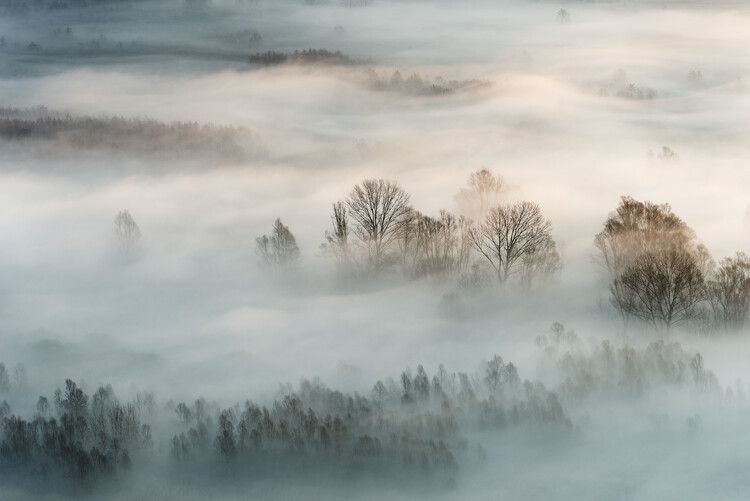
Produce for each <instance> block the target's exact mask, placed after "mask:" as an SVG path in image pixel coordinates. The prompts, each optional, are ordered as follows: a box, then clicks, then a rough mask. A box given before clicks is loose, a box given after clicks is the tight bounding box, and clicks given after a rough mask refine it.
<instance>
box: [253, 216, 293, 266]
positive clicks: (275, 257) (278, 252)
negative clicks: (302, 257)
mask: <svg viewBox="0 0 750 501" xmlns="http://www.w3.org/2000/svg"><path fill="white" fill-rule="evenodd" d="M255 253H256V254H257V255H258V257H260V265H261V266H263V267H265V268H270V269H272V270H274V271H275V270H280V269H283V268H287V267H289V266H290V265H291V264H292V263H294V262H295V261H296V260H297V259H298V258H299V247H297V241H296V240H295V238H294V235H292V232H291V231H289V228H288V227H287V226H284V223H282V222H281V219H279V218H277V219H276V221H274V223H273V227H272V231H271V235H270V236H268V235H262V236H260V237H258V238H256V239H255Z"/></svg>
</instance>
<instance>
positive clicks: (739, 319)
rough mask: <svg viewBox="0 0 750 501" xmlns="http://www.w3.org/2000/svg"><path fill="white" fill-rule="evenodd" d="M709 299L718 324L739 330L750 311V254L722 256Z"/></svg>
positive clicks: (709, 284) (709, 287)
mask: <svg viewBox="0 0 750 501" xmlns="http://www.w3.org/2000/svg"><path fill="white" fill-rule="evenodd" d="M708 299H709V302H710V304H711V309H712V310H713V314H714V320H715V322H716V324H717V327H722V328H728V329H734V330H739V329H741V328H742V327H743V326H744V325H745V323H746V322H747V317H748V313H750V255H748V254H746V253H744V252H738V253H737V254H736V255H735V256H734V257H727V258H724V259H722V260H721V262H720V263H719V267H718V269H717V270H716V272H715V273H714V275H713V277H712V279H711V280H710V281H709V282H708Z"/></svg>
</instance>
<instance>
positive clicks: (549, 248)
mask: <svg viewBox="0 0 750 501" xmlns="http://www.w3.org/2000/svg"><path fill="white" fill-rule="evenodd" d="M561 269H562V259H560V253H559V252H558V251H557V245H556V244H555V242H554V241H553V240H552V239H551V238H549V239H546V240H545V241H544V242H542V244H541V245H539V247H538V248H537V249H536V251H535V252H530V253H528V254H525V255H524V256H523V257H522V258H521V266H520V268H519V277H520V279H521V284H522V285H523V286H525V287H527V288H531V287H532V286H534V285H537V284H541V283H544V282H546V281H549V280H552V279H554V278H555V277H556V276H557V275H558V273H559V272H560V270H561Z"/></svg>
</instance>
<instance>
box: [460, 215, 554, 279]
mask: <svg viewBox="0 0 750 501" xmlns="http://www.w3.org/2000/svg"><path fill="white" fill-rule="evenodd" d="M551 230H552V223H550V221H549V220H548V219H545V218H544V217H543V216H542V212H541V210H540V209H539V206H538V205H537V204H534V203H531V202H520V203H516V204H513V205H499V206H497V207H494V208H493V209H491V210H490V212H489V214H488V215H487V217H486V218H485V219H484V221H483V222H482V223H481V224H480V225H479V226H477V227H474V228H472V230H471V233H470V236H471V240H472V243H473V245H474V248H475V249H476V250H477V251H479V253H480V254H481V255H482V256H484V257H485V259H487V261H488V262H489V263H490V264H491V265H492V267H493V268H494V270H495V272H496V273H497V278H498V280H499V281H500V282H501V283H503V282H506V281H507V280H508V278H509V277H510V276H511V275H512V274H513V273H515V272H516V271H519V272H520V268H521V267H522V266H521V265H522V263H523V260H524V258H526V259H527V260H528V259H531V257H532V256H536V257H537V258H539V256H540V253H549V252H550V249H554V246H555V243H554V241H552V237H551V235H550V232H551ZM529 269H531V268H529V267H527V271H528V270H529Z"/></svg>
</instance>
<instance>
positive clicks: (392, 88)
mask: <svg viewBox="0 0 750 501" xmlns="http://www.w3.org/2000/svg"><path fill="white" fill-rule="evenodd" d="M365 84H366V85H367V87H369V88H371V89H373V90H377V91H385V92H397V93H402V94H407V95H415V96H442V95H446V94H453V93H455V92H463V91H472V90H478V89H482V88H486V87H489V86H490V85H492V82H488V81H483V80H445V79H443V77H435V78H428V77H423V76H422V75H420V74H419V73H412V74H411V75H410V76H408V77H406V78H404V77H403V75H402V74H401V72H400V71H398V70H396V71H394V72H393V73H392V74H391V75H390V76H389V75H387V74H378V73H377V72H375V71H374V70H368V71H367V74H366V79H365Z"/></svg>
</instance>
